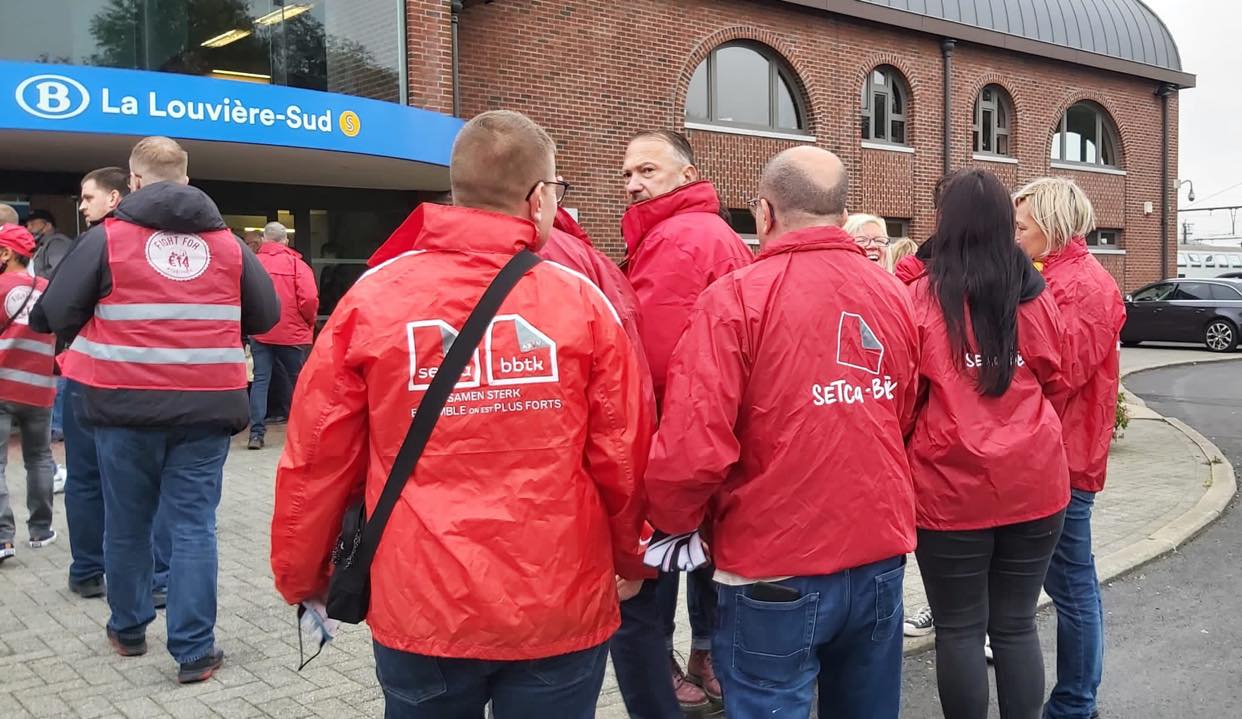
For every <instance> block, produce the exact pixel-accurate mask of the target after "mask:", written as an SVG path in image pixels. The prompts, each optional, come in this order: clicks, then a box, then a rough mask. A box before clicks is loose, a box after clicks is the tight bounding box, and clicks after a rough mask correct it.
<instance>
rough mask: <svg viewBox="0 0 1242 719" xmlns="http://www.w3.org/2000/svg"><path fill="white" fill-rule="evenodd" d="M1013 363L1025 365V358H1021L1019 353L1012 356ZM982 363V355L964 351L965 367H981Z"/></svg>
mask: <svg viewBox="0 0 1242 719" xmlns="http://www.w3.org/2000/svg"><path fill="white" fill-rule="evenodd" d="M1013 363H1014V364H1016V365H1017V366H1019V367H1025V366H1026V360H1024V359H1022V355H1021V354H1019V355H1017V356H1016V357H1015V358H1014V360H1013ZM983 365H984V361H983V355H978V354H973V355H972V354H970V353H969V352H967V353H966V369H976V368H979V367H982V366H983Z"/></svg>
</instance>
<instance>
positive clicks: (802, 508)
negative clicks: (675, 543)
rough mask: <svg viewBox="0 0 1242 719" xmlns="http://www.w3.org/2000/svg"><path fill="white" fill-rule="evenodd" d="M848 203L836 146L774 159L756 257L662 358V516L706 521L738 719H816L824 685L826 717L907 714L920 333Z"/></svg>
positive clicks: (758, 206)
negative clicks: (854, 226) (906, 596)
mask: <svg viewBox="0 0 1242 719" xmlns="http://www.w3.org/2000/svg"><path fill="white" fill-rule="evenodd" d="M848 193H849V182H848V179H847V177H846V173H845V168H844V167H843V166H842V164H841V160H840V159H839V158H837V157H836V156H835V155H833V154H832V153H830V152H826V151H824V150H820V149H817V148H813V147H800V148H796V149H792V150H787V151H785V152H783V153H781V154H780V155H777V156H776V157H774V158H773V159H772V160H771V161H770V162H769V163H768V166H767V168H766V169H765V170H764V172H763V177H762V179H761V180H760V183H759V191H758V197H757V199H756V200H755V201H753V202H752V208H753V212H754V213H755V219H756V225H757V227H758V231H759V237H760V240H761V243H762V250H761V251H760V253H759V256H758V258H757V259H756V261H755V263H754V264H752V265H750V266H749V267H746V268H743V269H740V270H736V271H734V272H733V273H732V274H730V275H728V276H727V277H724V278H722V279H720V280H719V281H717V282H716V283H715V284H713V285H711V286H710V287H708V288H707V290H705V291H704V292H703V294H702V295H701V296H700V297H699V300H698V303H697V304H696V306H695V308H694V311H693V313H692V314H691V317H690V323H689V327H687V329H686V332H685V334H684V335H683V336H682V340H681V343H680V344H679V345H678V346H677V349H676V351H675V352H674V353H673V357H672V360H671V362H670V365H669V379H668V388H667V391H666V392H665V395H664V396H665V401H664V414H663V416H662V418H661V422H660V429H659V431H658V432H657V434H656V444H655V448H654V449H653V452H652V458H651V464H650V466H649V468H648V470H647V474H646V486H647V491H648V493H649V496H650V500H651V511H650V520H651V522H652V524H654V525H655V527H656V528H657V529H659V530H663V531H664V532H668V533H669V534H674V535H676V534H679V533H685V534H691V533H693V532H695V531H696V530H697V529H698V528H699V526H700V524H701V523H702V522H703V521H704V519H705V518H707V519H708V520H709V521H710V522H711V523H712V527H711V530H712V534H711V536H712V544H711V549H712V553H713V559H714V560H715V564H716V573H715V580H716V583H717V585H718V588H719V595H720V603H719V608H718V610H717V611H718V612H719V616H718V618H717V623H716V626H715V630H714V632H715V633H714V636H713V639H712V651H713V653H714V654H715V656H716V657H728V658H730V661H720V662H718V663H717V664H716V671H717V673H718V674H719V676H720V678H721V680H722V684H723V688H724V703H725V713H726V714H728V716H729V717H741V718H743V719H748V718H750V717H770V716H777V715H779V716H807V714H808V713H809V711H810V709H811V702H812V696H813V694H814V689H815V686H816V684H818V687H819V713H820V716H833V717H849V718H856V719H886V718H889V719H896V717H897V713H898V707H899V694H900V689H901V649H902V646H901V642H902V631H901V623H902V610H901V607H902V578H903V574H904V570H905V554H906V553H907V552H909V551H911V550H912V549H913V548H914V544H915V527H914V495H913V491H912V488H911V480H910V470H909V467H908V466H907V464H906V455H905V445H904V442H903V436H904V433H905V432H906V430H908V429H909V428H910V426H911V424H912V421H913V416H914V404H915V396H916V391H917V376H916V374H915V373H916V367H917V364H916V363H917V360H918V337H917V334H916V328H915V324H914V320H913V317H912V312H913V309H912V306H911V302H910V298H909V297H908V296H907V292H906V289H905V288H904V286H903V285H902V284H901V283H900V282H899V281H898V280H897V279H896V278H894V277H892V276H891V275H889V274H888V273H887V272H885V271H884V270H883V269H881V268H880V267H878V266H876V265H875V263H873V262H871V261H869V260H868V259H867V256H866V255H865V254H863V251H862V250H861V249H860V248H859V247H858V245H857V244H856V243H855V242H854V240H853V238H851V237H850V236H849V235H848V234H847V233H846V232H845V231H844V230H843V229H842V228H841V226H842V224H843V223H844V222H845V219H846V210H845V202H846V197H847V195H848ZM708 507H712V508H714V511H713V512H712V513H711V515H710V517H709V516H708ZM743 624H744V625H745V629H744V630H743V628H742V626H743ZM756 679H759V680H762V681H756Z"/></svg>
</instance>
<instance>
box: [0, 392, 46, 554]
mask: <svg viewBox="0 0 1242 719" xmlns="http://www.w3.org/2000/svg"><path fill="white" fill-rule="evenodd" d="M51 416H52V413H51V410H49V409H48V408H47V407H34V406H31V405H28V404H18V403H16V402H0V438H3V439H4V446H3V454H0V542H12V541H13V540H14V538H15V537H14V534H15V533H16V531H17V526H16V525H17V523H16V520H15V519H14V517H13V508H12V507H11V506H9V485H8V482H6V481H5V479H4V474H5V469H6V467H7V466H8V463H9V444H8V443H9V433H10V432H12V428H13V427H14V426H16V427H17V428H18V430H19V431H20V432H21V438H22V461H24V462H25V463H26V510H27V511H28V512H29V513H30V516H29V520H28V521H27V522H26V528H27V529H28V530H29V531H30V535H29V536H30V539H31V540H43V539H47V538H48V537H49V536H51V535H52V504H53V502H52V475H53V474H54V473H55V472H56V465H55V463H54V462H52V449H51V447H50V446H49V444H48V442H49V440H48V437H50V436H51V435H50V433H49V430H48V422H49V420H50V418H51Z"/></svg>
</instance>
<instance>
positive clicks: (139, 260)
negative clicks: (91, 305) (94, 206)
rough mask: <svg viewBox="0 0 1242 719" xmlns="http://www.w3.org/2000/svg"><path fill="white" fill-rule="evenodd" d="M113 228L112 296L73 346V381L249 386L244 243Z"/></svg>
mask: <svg viewBox="0 0 1242 719" xmlns="http://www.w3.org/2000/svg"><path fill="white" fill-rule="evenodd" d="M104 229H105V233H106V235H107V238H108V239H107V241H108V268H109V270H111V272H112V292H111V293H110V294H109V295H108V296H107V297H103V298H101V299H100V300H99V303H98V304H97V305H96V306H95V316H94V317H92V318H91V319H90V320H88V321H87V323H86V325H85V326H84V327H83V328H82V331H81V332H79V333H78V336H77V339H75V340H74V341H73V344H71V345H69V349H68V351H67V352H66V353H65V358H64V362H63V364H62V365H61V371H62V372H63V373H64V375H65V376H66V377H69V378H70V379H73V380H75V381H77V382H81V383H82V384H84V385H87V386H88V387H96V388H99V389H144V390H179V391H221V390H237V389H244V388H245V387H246V355H245V352H244V351H243V350H242V342H241V273H242V251H241V243H239V242H238V241H237V238H236V237H234V236H233V234H232V233H231V232H229V231H228V230H211V231H208V232H199V233H188V232H171V231H167V230H154V229H151V228H148V227H140V226H138V225H135V224H132V223H129V222H125V221H124V220H118V219H108V220H106V221H105V228H104Z"/></svg>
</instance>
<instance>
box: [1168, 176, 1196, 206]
mask: <svg viewBox="0 0 1242 719" xmlns="http://www.w3.org/2000/svg"><path fill="white" fill-rule="evenodd" d="M1182 185H1190V194H1189V195H1186V200H1187V201H1189V202H1194V201H1195V183H1194V182H1193V181H1191V180H1178V181H1177V187H1176V188H1175V189H1174V190H1173V192H1174V194H1176V193H1178V192H1181V191H1182Z"/></svg>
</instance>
